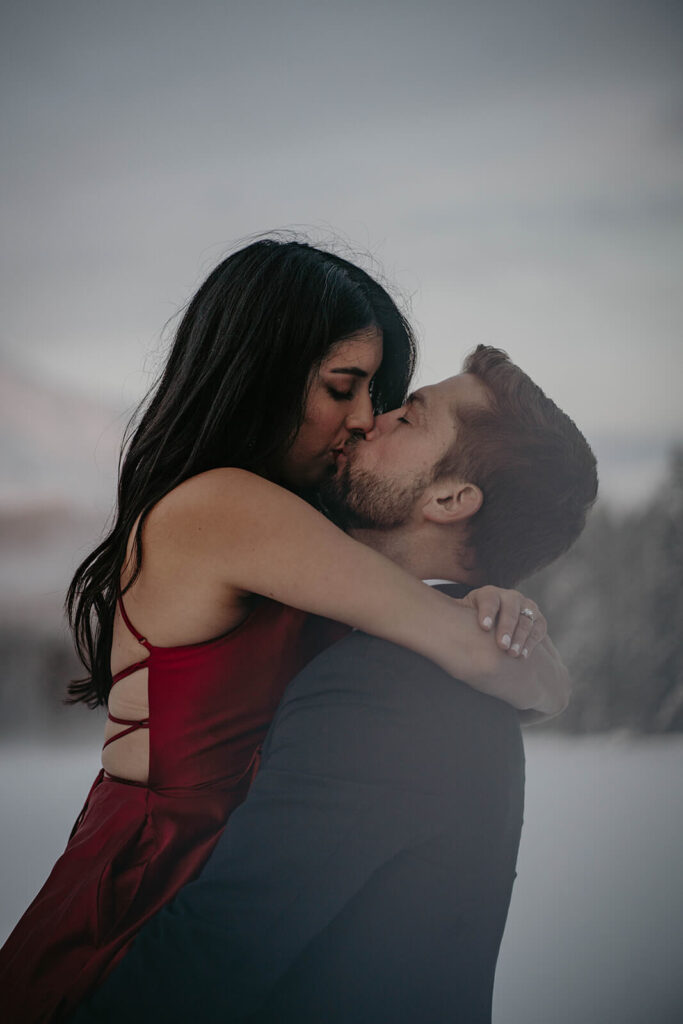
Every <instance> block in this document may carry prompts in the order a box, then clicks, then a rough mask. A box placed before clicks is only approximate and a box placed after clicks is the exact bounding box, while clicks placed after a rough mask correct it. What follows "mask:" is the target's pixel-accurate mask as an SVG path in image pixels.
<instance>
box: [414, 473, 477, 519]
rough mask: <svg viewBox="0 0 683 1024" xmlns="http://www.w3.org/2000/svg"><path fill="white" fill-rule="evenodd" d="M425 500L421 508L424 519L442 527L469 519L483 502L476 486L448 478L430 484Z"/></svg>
mask: <svg viewBox="0 0 683 1024" xmlns="http://www.w3.org/2000/svg"><path fill="white" fill-rule="evenodd" d="M425 498H426V501H425V502H424V504H423V506H422V513H423V515H424V517H425V519H427V520H428V521H429V522H431V523H440V524H443V525H448V524H449V523H457V522H464V521H465V520H466V519H470V518H471V517H472V516H473V515H474V514H475V513H476V512H478V511H479V509H480V508H481V506H482V504H483V502H484V495H483V493H482V490H481V488H480V487H477V485H476V484H470V483H466V482H464V481H463V480H453V479H450V478H448V477H446V478H444V479H443V480H439V481H438V482H437V483H435V484H432V485H431V487H429V488H428V489H427V493H426V494H425Z"/></svg>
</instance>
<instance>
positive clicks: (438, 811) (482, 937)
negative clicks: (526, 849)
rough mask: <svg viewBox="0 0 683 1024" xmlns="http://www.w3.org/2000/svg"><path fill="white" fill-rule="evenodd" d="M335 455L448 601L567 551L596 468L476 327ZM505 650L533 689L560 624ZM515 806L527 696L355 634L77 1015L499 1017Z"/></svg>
mask: <svg viewBox="0 0 683 1024" xmlns="http://www.w3.org/2000/svg"><path fill="white" fill-rule="evenodd" d="M340 463H341V464H340V465H339V467H338V470H337V475H336V476H335V478H334V479H333V480H332V481H331V482H330V485H329V487H328V488H327V489H326V491H325V494H324V500H325V502H326V504H327V506H328V507H329V509H330V511H331V513H332V514H333V515H335V516H336V517H337V518H339V519H340V520H341V521H343V522H344V523H345V525H346V527H347V529H349V530H350V531H351V532H353V533H354V535H356V536H357V537H358V538H359V539H361V540H363V541H364V542H365V543H368V544H370V545H371V546H372V547H374V548H376V549H378V550H380V551H382V552H384V553H385V554H386V555H388V556H389V557H391V558H393V559H394V560H395V561H397V562H398V563H399V564H401V565H402V566H403V567H404V568H406V569H408V570H409V571H411V572H413V573H414V574H416V575H417V576H419V577H421V578H424V579H428V580H434V579H436V580H439V579H440V580H442V581H443V580H444V579H445V580H455V581H457V584H455V585H452V586H449V587H448V588H447V589H448V591H449V592H450V593H451V594H453V596H458V595H461V594H463V593H465V592H466V590H467V586H468V585H474V584H480V583H482V582H491V583H496V584H498V585H501V586H510V585H512V584H514V583H516V582H517V581H518V580H519V579H521V578H522V577H524V576H526V575H528V574H529V573H530V572H532V571H533V570H535V569H536V568H539V567H540V566H541V565H544V564H546V563H547V562H549V561H551V560H552V559H553V558H555V557H557V555H558V554H560V553H561V552H562V551H564V550H566V548H567V547H568V546H569V545H570V544H571V543H572V542H573V541H574V540H575V539H576V537H577V536H578V534H579V533H580V531H581V529H582V527H583V525H584V522H585V515H586V511H587V508H588V507H589V506H590V505H591V503H592V502H593V500H594V498H595V494H596V487H597V478H596V473H595V460H594V458H593V455H592V453H591V452H590V449H589V447H588V445H587V444H586V442H585V440H584V438H583V437H582V435H581V434H580V433H579V431H578V430H577V429H576V427H575V426H574V424H573V423H572V422H571V420H569V419H568V417H566V416H565V415H564V414H563V413H562V412H561V411H560V410H559V409H557V407H556V406H554V404H553V403H552V402H550V401H549V400H548V399H547V398H546V397H545V396H544V395H543V393H542V392H541V391H540V389H538V388H537V387H536V386H535V385H534V384H533V383H532V382H531V381H530V380H529V378H528V377H526V376H525V375H524V374H523V373H522V372H521V371H520V370H519V369H518V368H517V367H515V366H513V364H511V363H510V362H509V360H508V359H507V357H506V356H505V355H504V354H503V353H501V352H499V351H498V350H495V349H486V348H483V347H482V346H480V348H479V349H478V350H477V351H476V352H475V353H474V355H473V356H471V357H470V358H469V359H468V360H467V361H466V363H465V372H464V373H463V374H461V375H459V376H457V377H453V378H450V379H449V380H446V381H443V382H442V383H440V384H438V385H435V386H432V387H427V388H423V389H421V390H420V391H418V392H416V393H415V394H414V395H413V396H412V397H411V398H410V399H409V401H408V403H407V404H406V406H404V407H403V408H402V409H399V410H395V411H394V412H390V413H387V414H385V415H384V416H380V417H378V419H377V420H376V424H375V427H374V428H373V430H372V431H371V432H370V433H369V434H368V435H367V436H366V437H365V439H363V440H359V441H358V442H357V444H355V445H354V446H352V447H350V448H349V450H348V453H347V454H346V455H345V456H342V457H341V458H340ZM340 572H343V566H340ZM482 639H483V641H486V640H490V638H487V637H486V636H485V634H482ZM490 651H491V657H492V659H493V658H495V659H498V658H503V657H506V655H504V654H501V653H499V652H496V651H495V650H494V645H493V644H491V645H490ZM512 664H513V665H514V669H513V670H514V671H516V672H517V673H518V674H519V675H520V677H521V676H522V675H523V674H524V673H526V674H527V676H528V680H529V685H530V687H531V688H533V684H534V680H535V679H541V678H543V677H544V676H547V674H549V673H555V674H557V675H560V676H561V675H562V673H563V672H564V670H563V668H562V666H561V664H560V663H559V661H558V659H557V657H556V654H555V652H554V649H553V648H552V645H551V644H550V643H549V642H544V644H542V645H540V646H539V648H538V649H537V650H536V651H535V652H534V653H533V655H532V656H531V658H529V660H528V662H527V661H525V660H524V659H522V658H520V659H519V660H518V661H516V662H513V663H512ZM492 668H493V663H492ZM548 710H549V711H552V710H557V709H550V708H549V709H548ZM522 807H523V750H522V744H521V736H520V731H519V722H518V717H517V715H516V713H515V711H514V710H513V709H512V708H511V707H509V706H508V705H506V704H503V703H502V702H500V701H497V700H495V699H493V698H491V697H487V696H483V695H482V694H480V693H477V692H475V691H474V690H472V689H470V688H468V687H466V686H464V685H462V684H459V683H458V682H457V681H454V680H453V679H451V678H450V677H449V676H448V675H446V674H445V673H444V672H443V671H442V670H441V669H439V668H438V667H437V666H436V665H434V664H432V663H431V662H429V661H427V660H426V659H424V658H421V657H420V656H418V655H416V654H414V653H412V652H410V651H407V650H405V649H403V648H400V647H397V646H395V645H392V644H389V643H386V642H385V641H381V640H378V639H376V638H374V637H370V636H367V635H365V634H362V633H354V634H351V635H350V636H348V637H347V638H346V639H344V640H343V641H341V642H340V643H339V644H337V645H335V646H334V647H333V648H330V649H329V650H327V651H326V652H325V653H324V654H322V655H321V656H319V657H318V658H317V659H316V660H315V661H314V662H312V663H311V664H310V665H309V666H308V667H307V668H306V669H305V670H304V671H303V672H302V673H300V674H299V676H298V677H297V678H296V679H295V680H294V681H293V682H292V683H291V684H290V687H289V688H288V690H287V693H286V694H285V697H284V699H283V701H282V704H281V706H280V709H279V711H278V714H277V716H276V719H275V721H274V723H273V726H272V728H271V731H270V733H269V736H268V739H267V742H266V744H265V747H264V751H263V759H262V764H261V768H260V770H259V773H258V775H257V777H256V779H255V782H254V785H253V786H252V789H251V791H250V794H249V797H248V799H247V801H246V802H245V804H244V805H243V806H242V807H241V808H239V809H238V810H237V811H236V812H235V813H234V814H233V816H232V817H231V819H230V821H229V823H228V825H227V827H226V829H225V832H224V835H223V837H222V838H221V841H220V842H219V845H218V846H217V848H216V850H215V851H214V853H213V855H212V857H211V859H210V861H209V863H208V864H207V866H206V868H205V870H204V872H203V873H202V875H201V877H200V878H199V879H198V880H197V881H196V882H194V883H192V884H191V885H189V886H187V887H186V888H185V889H184V890H183V891H182V892H181V893H180V894H179V896H178V897H177V898H176V899H175V900H174V901H173V902H172V903H171V904H170V906H169V907H167V908H166V909H164V910H163V911H162V912H161V913H159V914H158V915H157V916H156V918H155V919H154V920H153V921H151V922H150V923H149V924H148V925H147V926H146V927H145V928H144V929H143V930H142V932H141V934H140V936H139V937H138V939H137V940H136V942H135V944H134V946H133V947H132V949H131V951H130V952H129V954H128V955H127V956H126V958H125V959H124V961H123V962H122V964H121V965H119V967H118V968H117V969H116V970H115V971H114V972H113V973H112V975H111V976H110V977H109V978H108V979H107V981H105V983H104V984H103V986H102V987H101V988H100V990H99V991H98V992H97V993H96V994H95V995H94V996H93V998H92V999H91V1000H90V1001H89V1002H88V1004H86V1005H85V1006H83V1007H82V1008H81V1010H80V1011H79V1013H77V1014H76V1017H75V1021H76V1022H77V1024H83V1022H85V1021H94V1020H127V1021H137V1020H145V1021H153V1020H163V1021H164V1022H165V1024H168V1022H170V1021H176V1020H177V1021H188V1020H191V1021H202V1022H209V1021H221V1022H227V1021H238V1020H251V1021H254V1022H260V1024H266V1022H271V1024H272V1022H284V1021H293V1022H294V1021H296V1022H297V1024H304V1022H313V1021H316V1022H318V1024H332V1022H344V1024H361V1022H368V1024H370V1022H372V1024H382V1022H385V1021H386V1022H392V1024H395V1022H404V1021H405V1022H416V1024H418V1022H419V1024H424V1022H437V1021H444V1020H453V1021H461V1022H466V1024H479V1022H484V1021H489V1020H490V1013H491V996H492V987H493V976H494V970H495V962H496V957H497V953H498V948H499V944H500V940H501V937H502V933H503V928H504V924H505V919H506V915H507V909H508V905H509V900H510V894H511V890H512V883H513V879H514V873H515V861H516V856H517V847H518V842H519V836H520V830H521V822H522Z"/></svg>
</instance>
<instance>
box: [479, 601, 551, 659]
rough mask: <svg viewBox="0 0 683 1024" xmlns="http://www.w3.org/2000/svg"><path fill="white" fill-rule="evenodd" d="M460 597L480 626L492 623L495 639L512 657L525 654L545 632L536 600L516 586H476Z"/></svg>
mask: <svg viewBox="0 0 683 1024" xmlns="http://www.w3.org/2000/svg"><path fill="white" fill-rule="evenodd" d="M461 600H462V603H463V604H464V605H466V606H467V607H469V608H474V610H475V611H476V613H477V620H478V622H479V625H480V626H481V628H482V629H485V630H486V631H487V632H489V631H491V630H493V628H494V626H495V630H496V643H497V644H498V646H499V647H500V648H501V650H503V651H507V653H508V654H510V655H511V656H512V657H513V658H517V657H520V656H521V657H523V658H528V657H529V655H530V654H531V652H532V651H533V649H534V647H536V645H537V644H539V643H540V642H541V640H543V638H544V637H545V635H546V633H547V632H548V623H547V622H546V620H545V616H544V615H542V614H541V612H540V611H539V608H538V605H537V604H536V602H535V601H532V600H530V599H529V598H528V597H525V596H524V594H520V592H519V591H518V590H502V589H501V588H500V587H479V588H478V589H477V590H471V591H470V593H469V594H468V595H467V597H464V598H462V599H461Z"/></svg>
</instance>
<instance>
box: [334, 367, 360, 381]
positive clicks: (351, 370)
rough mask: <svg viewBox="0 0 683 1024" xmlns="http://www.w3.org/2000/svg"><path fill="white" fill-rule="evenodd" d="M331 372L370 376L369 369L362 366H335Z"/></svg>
mask: <svg viewBox="0 0 683 1024" xmlns="http://www.w3.org/2000/svg"><path fill="white" fill-rule="evenodd" d="M330 373H348V374H349V375H350V376H351V377H361V378H365V377H369V376H370V374H369V373H368V372H367V370H361V368H360V366H335V368H334V370H330Z"/></svg>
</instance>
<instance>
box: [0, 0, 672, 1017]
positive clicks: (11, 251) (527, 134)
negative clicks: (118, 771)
mask: <svg viewBox="0 0 683 1024" xmlns="http://www.w3.org/2000/svg"><path fill="white" fill-rule="evenodd" d="M682 27H683V18H682V17H681V9H680V8H679V7H678V6H677V5H675V4H673V3H669V2H665V0H651V2H649V3H647V4H645V3H642V2H637V0H625V2H622V3H620V4H615V3H613V2H608V0H574V2H572V3H571V4H570V3H567V2H562V0H508V2H505V0H491V2H488V0H479V2H474V0H466V2H462V3H461V2H452V0H451V2H446V0H443V2H437V0H423V2H422V3H420V4H417V3H416V2H413V3H406V2H404V0H393V2H388V0H366V2H364V3H357V2H355V0H336V2H334V3H328V2H325V0H318V2H317V3H314V2H313V0H290V2H289V3H287V4H286V5H285V4H282V3H277V2H275V0H262V2H259V3H258V4H255V3H251V4H247V3H246V2H243V3H226V2H218V0H198V2H196V3H195V4H193V5H189V4H182V3H180V2H178V0H164V2H161V0H148V2H145V3H139V2H138V3H133V2H131V0H119V3H117V4H116V5H111V4H102V3H99V2H93V0H89V2H88V3H86V2H81V0H63V2H62V3H60V4H58V5H57V4H48V3H47V2H45V0H38V2H36V3H32V4H25V5H12V6H11V7H10V5H5V6H4V9H3V32H2V43H1V44H0V45H1V46H2V60H1V61H0V80H1V84H2V89H1V96H2V99H1V101H0V102H1V103H2V111H3V117H2V126H1V128H0V131H1V133H2V136H1V138H2V153H3V157H2V162H3V181H4V188H3V192H2V197H1V214H0V216H1V218H2V220H1V226H2V230H1V231H0V259H1V260H2V272H1V274H0V289H1V290H2V291H1V296H2V310H3V317H2V321H3V322H2V328H1V330H0V346H1V354H0V433H1V436H2V448H1V451H0V664H1V665H2V668H1V670H0V758H1V759H2V760H1V763H2V772H1V775H0V777H1V779H2V790H1V792H0V799H1V800H2V804H1V806H0V812H1V813H2V820H3V832H4V837H5V838H4V839H3V847H4V849H3V881H2V887H1V888H0V938H2V937H3V936H4V935H6V934H7V932H8V931H9V930H10V928H11V927H12V925H13V923H14V921H15V920H16V918H17V916H18V915H19V914H20V913H21V911H22V910H23V908H24V907H25V905H26V904H27V902H28V901H29V900H30V898H31V897H32V896H33V895H34V893H35V891H36V890H37V888H38V887H39V885H40V884H41V883H42V881H43V879H44V877H45V874H46V873H47V871H48V870H49V867H50V865H51V863H52V862H53V860H54V858H55V856H56V855H57V854H58V852H59V850H60V849H61V847H62V846H63V844H64V841H65V839H66V837H67V835H68V832H69V829H70V826H71V820H70V818H72V817H73V816H75V814H76V812H77V810H78V808H79V805H80V802H81V801H82V799H83V796H84V794H85V792H86V791H87V788H88V785H89V781H90V777H91V776H92V775H94V774H95V772H96V770H97V767H98V753H97V750H98V746H99V736H100V733H101V728H102V718H101V715H98V714H97V713H93V712H87V711H84V710H83V709H80V708H76V709H74V708H65V707H64V706H63V704H62V702H61V701H62V697H63V694H64V687H65V684H66V681H67V680H68V679H69V678H70V677H72V676H73V675H74V673H76V672H77V671H78V668H77V665H76V663H75V660H74V657H73V654H72V652H71V647H70V641H69V638H68V635H67V633H66V631H65V628H64V623H63V619H62V612H61V605H62V601H63V597H64V592H65V590H66V587H67V585H68V582H69V579H70V576H71V573H72V572H73V570H74V568H75V566H76V565H77V564H78V562H79V561H80V559H82V558H83V557H84V556H85V554H87V552H88V551H89V550H90V548H91V547H92V546H94V544H95V543H96V542H97V539H98V537H99V536H100V535H101V532H102V530H103V528H104V525H105V523H106V520H107V517H108V516H109V514H110V512H111V510H112V502H113V496H114V487H115V479H116V459H117V453H118V446H119V443H120V438H121V434H122V431H123V428H124V426H125V423H126V421H127V419H128V417H129V415H130V414H131V412H132V410H133V408H134V407H135V405H136V403H137V402H138V401H139V399H140V398H141V397H142V395H143V394H144V392H145V390H146V389H147V387H148V386H149V385H150V384H151V382H152V380H153V379H154V376H155V374H156V372H157V371H158V369H159V367H160V366H161V363H162V361H163V357H164V353H165V350H166V344H167V342H168V339H169V337H170V336H171V333H172V329H173V318H174V317H175V315H176V313H177V312H178V310H179V309H180V308H181V307H182V306H183V304H184V303H185V302H186V301H187V300H188V299H189V297H190V296H191V294H192V293H193V291H194V290H195V288H196V287H197V286H198V284H199V283H200V281H201V280H202V278H203V277H204V276H205V275H206V273H207V272H208V271H209V270H210V269H211V268H212V266H213V265H214V264H215V263H216V262H217V261H218V260H219V259H220V258H221V256H222V255H224V254H225V253H227V252H228V251H230V250H231V249H232V248H234V247H236V246H238V245H239V244H241V243H242V242H243V241H244V240H245V238H246V237H247V236H251V235H253V234H255V233H260V232H268V231H271V230H278V229H286V230H293V231H297V232H303V233H305V234H307V235H308V237H309V238H310V239H311V241H313V242H314V243H317V244H322V245H332V246H334V247H335V248H336V249H337V250H341V251H342V252H343V253H344V254H345V255H348V256H350V258H351V259H355V260H356V261H358V262H360V263H361V264H363V265H364V266H365V267H366V268H367V269H369V270H370V271H371V272H374V273H376V274H380V275H381V276H382V277H383V279H384V280H385V282H386V283H387V285H388V287H389V288H390V290H391V291H392V292H393V293H394V294H395V295H396V296H397V297H398V298H399V300H400V302H401V303H402V304H403V305H404V307H405V308H406V309H407V311H408V313H409V316H410V317H411V319H412V321H413V323H414V324H415V325H416V327H417V330H418V334H419V336H420V339H421V363H420V370H419V374H418V378H417V383H418V384H421V383H430V382H433V381H435V380H438V379H440V378H442V377H444V376H448V375H450V374H451V373H453V372H457V370H458V368H459V364H460V362H461V360H462V357H463V356H464V355H465V354H466V353H467V352H468V351H469V350H470V349H471V348H473V347H474V346H475V345H476V344H478V343H480V342H483V343H486V344H494V345H498V346H500V347H502V348H504V349H506V350H507V351H508V352H509V353H510V355H511V356H512V357H513V359H514V360H515V361H516V362H518V363H519V364H520V365H521V366H522V367H523V368H524V369H525V370H527V372H529V373H530V374H531V376H532V377H533V378H534V379H535V380H536V381H537V382H538V383H539V384H540V385H541V386H542V387H543V388H544V390H545V391H546V392H547V393H548V394H549V395H550V396H551V397H552V398H553V399H555V401H556V402H557V403H558V404H559V405H560V406H561V407H562V408H563V409H564V410H565V411H567V412H568V413H569V414H570V415H571V416H572V417H573V418H574V419H575V420H576V422H577V423H578V424H579V426H580V427H581V428H582V430H583V431H584V433H585V434H586V436H587V438H588V439H589V441H590V442H591V444H592V445H593V447H594V450H595V452H596V454H597V456H598V461H599V470H600V478H601V496H600V499H599V502H598V505H597V507H596V509H595V510H594V513H593V516H592V519H591V521H590V523H589V526H588V528H587V530H586V532H585V534H584V536H583V537H582V539H581V540H580V541H579V542H578V544H577V545H576V547H575V548H574V549H573V550H572V551H571V552H570V553H569V554H568V555H566V556H565V557H564V558H563V559H561V560H560V561H559V562H558V563H556V565H554V566H552V567H550V568H549V569H547V570H545V571H544V572H543V573H542V574H540V575H539V576H538V577H537V578H536V579H534V580H532V581H530V582H529V584H528V586H527V588H526V589H527V590H528V592H529V593H530V594H532V595H533V596H534V597H536V599H537V600H538V601H539V603H540V605H541V607H542V608H543V610H544V611H545V613H546V615H547V617H548V619H549V622H550V628H551V634H552V636H553V638H554V639H555V642H556V644H557V646H558V647H559V648H560V650H561V651H562V653H563V655H564V657H565V660H566V661H567V663H568V665H569V667H570V668H571V670H572V673H573V676H574V681H575V696H574V700H573V702H572V705H571V706H570V708H569V710H568V711H567V712H566V713H565V714H564V715H563V716H562V717H561V718H560V719H558V720H557V721H555V722H552V723H550V724H549V725H548V726H544V727H542V728H536V729H532V730H527V731H526V733H525V739H526V747H527V810H526V816H525V817H526V823H525V831H524V836H523V840H522V849H521V852H520V861H519V875H518V880H517V884H516V889H515V895H514V898H513V905H512V908H511V912H510V920H509V924H508V930H507V933H506V936H505V939H504V943H503V950H502V953H501V960H500V967H499V972H498V980H497V985H496V1003H495V1008H496V1016H495V1020H496V1021H497V1022H499V1024H534V1022H539V1024H541V1022H543V1024H551V1022H552V1024H565V1022H566V1024H570V1022H571V1024H575V1022H576V1021H578V1020H581V1021H582V1022H583V1024H603V1022H607V1021H616V1020H619V1022H620V1024H629V1022H633V1024H636V1022H638V1024H640V1022H643V1021H648V1022H657V1024H660V1022H661V1024H668V1022H673V1021H674V1020H678V1019H680V1012H681V1010H682V1009H683V993H682V990H681V985H680V982H679V980H678V972H677V970H676V969H675V965H676V963H677V959H678V958H679V957H680V953H681V950H682V948H683V905H682V904H683V894H682V890H681V886H680V884H679V881H678V874H679V871H678V861H679V859H680V849H681V839H682V838H683V797H682V796H681V789H680V785H679V784H678V780H679V779H680V777H681V769H682V768H683V741H682V740H681V732H682V731H683V653H682V648H681V640H680V637H681V627H682V625H683V587H682V583H683V412H682V402H681V384H682V381H683V373H682V370H683V345H682V342H681V334H682V332H681V327H682V325H683V287H682V285H683V280H682V278H683V273H682V268H683V261H682V256H683V230H682V228H683V159H682V158H683V72H682V70H681V69H682V68H683V61H682V57H683V54H682V52H681V50H682V46H681V39H682V36H681V28H682ZM677 954H678V958H677Z"/></svg>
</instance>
